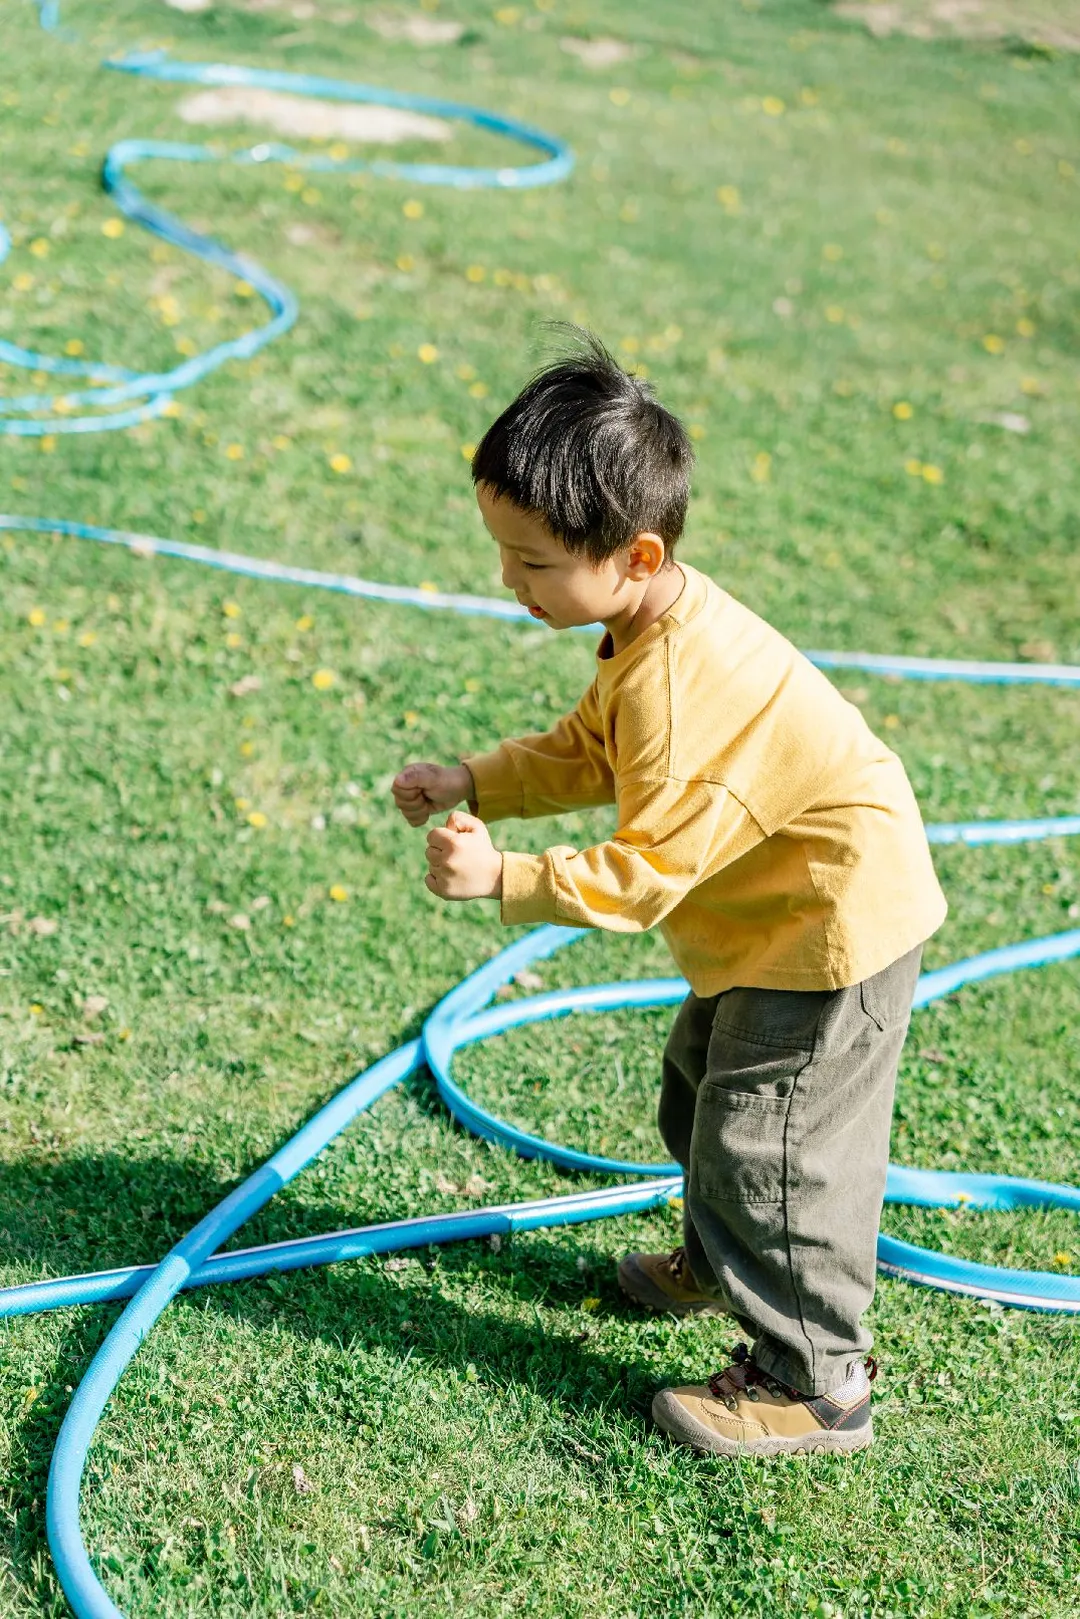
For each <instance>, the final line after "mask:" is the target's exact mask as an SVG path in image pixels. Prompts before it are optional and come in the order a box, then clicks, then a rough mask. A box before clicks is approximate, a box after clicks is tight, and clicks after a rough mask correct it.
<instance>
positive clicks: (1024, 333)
mask: <svg viewBox="0 0 1080 1619" xmlns="http://www.w3.org/2000/svg"><path fill="white" fill-rule="evenodd" d="M1016 333H1017V336H1018V337H1034V336H1035V322H1034V321H1033V320H1028V318H1027V316H1026V315H1022V316H1021V317H1020V319H1019V320H1018V321H1017V323H1016Z"/></svg>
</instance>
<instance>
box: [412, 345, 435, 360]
mask: <svg viewBox="0 0 1080 1619" xmlns="http://www.w3.org/2000/svg"><path fill="white" fill-rule="evenodd" d="M416 353H417V356H418V358H419V359H421V360H423V362H424V364H425V365H434V363H435V361H436V360H437V359H438V358H439V351H438V349H437V348H436V347H435V345H434V343H421V345H420V347H419V348H418V349H417V351H416Z"/></svg>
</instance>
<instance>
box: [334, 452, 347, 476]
mask: <svg viewBox="0 0 1080 1619" xmlns="http://www.w3.org/2000/svg"><path fill="white" fill-rule="evenodd" d="M330 471H331V472H351V471H352V460H351V458H350V457H349V456H347V455H343V454H340V453H339V454H338V455H332V456H331V457H330Z"/></svg>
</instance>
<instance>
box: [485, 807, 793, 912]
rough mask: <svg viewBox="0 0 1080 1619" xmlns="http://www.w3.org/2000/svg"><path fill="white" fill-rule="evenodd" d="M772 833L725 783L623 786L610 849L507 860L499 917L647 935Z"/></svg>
mask: <svg viewBox="0 0 1080 1619" xmlns="http://www.w3.org/2000/svg"><path fill="white" fill-rule="evenodd" d="M766 836H767V834H766V832H765V831H764V829H763V828H762V827H761V826H760V825H759V824H758V822H757V821H756V820H755V819H754V817H753V816H752V815H751V813H750V811H749V810H748V809H747V808H746V806H745V805H744V804H742V803H740V802H739V800H738V799H737V798H735V797H734V795H733V794H732V793H731V792H730V791H729V790H728V788H726V787H724V786H721V785H720V784H719V783H716V782H708V781H694V782H685V781H676V780H673V779H672V778H670V777H663V778H652V779H648V780H636V781H632V782H623V783H620V794H619V829H618V831H617V832H616V833H615V836H614V837H613V838H611V839H610V840H609V841H608V842H607V843H600V844H597V845H596V847H595V848H592V849H582V850H580V851H578V850H575V849H571V848H565V847H561V846H560V847H557V848H552V849H547V850H545V852H544V853H543V854H542V855H529V854H512V853H509V852H507V853H504V854H503V872H502V906H501V915H502V920H503V922H505V923H508V924H509V923H514V922H558V923H564V924H568V925H573V926H577V927H593V928H607V929H609V930H610V931H612V932H615V933H643V932H644V931H645V930H646V929H647V928H651V927H654V926H655V925H656V923H657V922H660V921H662V920H663V918H664V917H665V916H666V915H667V914H668V912H669V911H672V910H674V908H675V906H676V905H678V903H679V901H680V900H681V899H683V898H684V896H685V895H686V894H687V893H689V891H690V890H691V889H692V888H696V887H697V885H698V884H699V883H701V882H704V881H705V880H706V879H707V878H709V877H712V876H713V875H714V874H715V873H716V872H717V871H719V870H721V868H722V867H724V866H727V865H730V864H731V863H732V862H733V861H735V860H738V859H739V858H740V857H741V856H742V855H744V854H746V853H748V851H749V850H751V849H752V848H754V847H755V846H756V845H757V844H759V843H761V842H763V841H764V839H765V837H766Z"/></svg>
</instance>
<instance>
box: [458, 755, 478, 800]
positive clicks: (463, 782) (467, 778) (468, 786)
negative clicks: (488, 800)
mask: <svg viewBox="0 0 1080 1619" xmlns="http://www.w3.org/2000/svg"><path fill="white" fill-rule="evenodd" d="M457 771H458V781H457V782H455V786H457V785H458V783H460V786H461V792H460V795H459V799H458V801H459V802H460V803H465V804H469V805H473V804H475V803H476V801H477V797H476V782H475V781H474V780H473V773H472V771H471V770H470V769H469V767H468V765H467V764H459V765H458V767H457Z"/></svg>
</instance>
